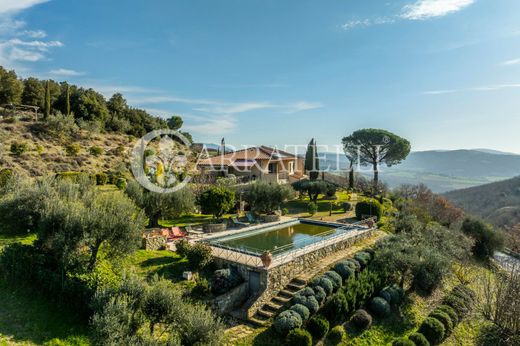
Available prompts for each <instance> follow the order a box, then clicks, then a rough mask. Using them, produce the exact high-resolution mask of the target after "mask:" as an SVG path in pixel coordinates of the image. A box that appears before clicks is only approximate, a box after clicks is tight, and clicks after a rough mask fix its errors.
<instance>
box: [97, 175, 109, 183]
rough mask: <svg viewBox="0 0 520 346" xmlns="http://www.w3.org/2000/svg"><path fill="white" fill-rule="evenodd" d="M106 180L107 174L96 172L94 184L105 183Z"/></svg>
mask: <svg viewBox="0 0 520 346" xmlns="http://www.w3.org/2000/svg"><path fill="white" fill-rule="evenodd" d="M107 182H108V175H106V174H105V173H97V174H96V184H97V185H105V184H106V183H107Z"/></svg>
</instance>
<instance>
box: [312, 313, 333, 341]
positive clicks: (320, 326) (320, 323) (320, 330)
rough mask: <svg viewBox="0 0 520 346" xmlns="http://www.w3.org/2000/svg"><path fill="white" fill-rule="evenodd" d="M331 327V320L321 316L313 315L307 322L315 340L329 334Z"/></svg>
mask: <svg viewBox="0 0 520 346" xmlns="http://www.w3.org/2000/svg"><path fill="white" fill-rule="evenodd" d="M329 328H330V324H329V321H328V320H327V319H326V318H325V317H323V316H321V315H316V316H313V317H312V318H311V319H310V320H309V322H308V323H307V330H308V331H309V332H310V333H311V335H312V337H313V338H314V340H320V339H322V338H323V337H324V336H325V335H327V333H328V331H329Z"/></svg>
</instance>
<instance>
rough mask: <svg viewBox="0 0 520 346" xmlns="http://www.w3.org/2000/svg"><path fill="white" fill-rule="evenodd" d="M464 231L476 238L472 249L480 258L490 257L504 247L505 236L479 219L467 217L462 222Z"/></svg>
mask: <svg viewBox="0 0 520 346" xmlns="http://www.w3.org/2000/svg"><path fill="white" fill-rule="evenodd" d="M462 231H463V232H464V233H465V234H467V235H469V236H470V237H472V238H473V239H474V240H475V244H474V245H473V248H472V251H473V254H474V255H475V257H477V258H479V259H489V258H491V257H493V254H494V253H495V251H497V250H500V249H502V248H503V247H504V237H503V236H502V235H501V234H500V233H498V232H495V231H494V230H493V228H492V227H491V226H490V225H488V224H486V223H484V222H482V221H480V220H478V219H473V218H466V219H465V220H464V222H463V224H462Z"/></svg>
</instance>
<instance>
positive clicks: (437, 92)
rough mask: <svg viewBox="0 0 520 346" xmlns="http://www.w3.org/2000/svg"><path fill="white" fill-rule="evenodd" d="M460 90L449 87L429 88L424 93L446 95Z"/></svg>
mask: <svg viewBox="0 0 520 346" xmlns="http://www.w3.org/2000/svg"><path fill="white" fill-rule="evenodd" d="M457 91H459V90H456V89H447V90H428V91H424V92H423V94H424V95H444V94H453V93H456V92H457Z"/></svg>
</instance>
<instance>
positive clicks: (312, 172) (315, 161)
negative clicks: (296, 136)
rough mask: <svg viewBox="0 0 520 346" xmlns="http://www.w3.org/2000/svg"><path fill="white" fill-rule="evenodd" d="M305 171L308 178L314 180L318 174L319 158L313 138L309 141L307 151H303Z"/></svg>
mask: <svg viewBox="0 0 520 346" xmlns="http://www.w3.org/2000/svg"><path fill="white" fill-rule="evenodd" d="M305 171H306V172H307V174H308V175H309V179H310V180H316V179H318V177H319V176H320V159H319V157H318V149H317V148H316V142H315V141H314V138H313V139H311V141H310V142H309V145H308V146H307V153H305Z"/></svg>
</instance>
